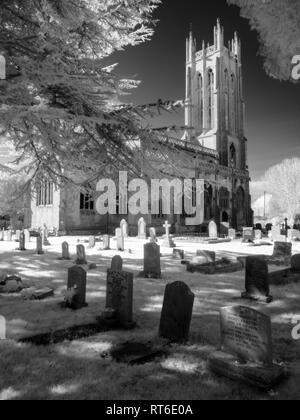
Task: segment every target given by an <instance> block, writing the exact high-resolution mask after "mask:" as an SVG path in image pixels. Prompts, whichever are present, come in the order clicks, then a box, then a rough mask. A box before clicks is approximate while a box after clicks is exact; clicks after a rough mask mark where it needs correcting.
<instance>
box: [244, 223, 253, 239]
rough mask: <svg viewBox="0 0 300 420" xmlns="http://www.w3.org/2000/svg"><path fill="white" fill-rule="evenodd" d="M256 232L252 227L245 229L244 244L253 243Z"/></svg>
mask: <svg viewBox="0 0 300 420" xmlns="http://www.w3.org/2000/svg"><path fill="white" fill-rule="evenodd" d="M253 239H254V231H253V228H252V227H244V228H243V242H253Z"/></svg>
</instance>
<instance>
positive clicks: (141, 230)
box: [138, 217, 147, 239]
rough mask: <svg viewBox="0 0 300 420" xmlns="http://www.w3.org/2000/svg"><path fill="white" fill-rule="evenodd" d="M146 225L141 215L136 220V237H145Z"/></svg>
mask: <svg viewBox="0 0 300 420" xmlns="http://www.w3.org/2000/svg"><path fill="white" fill-rule="evenodd" d="M146 229H147V225H146V222H145V219H144V218H143V217H141V218H140V219H139V221H138V238H139V239H146V237H147V233H146Z"/></svg>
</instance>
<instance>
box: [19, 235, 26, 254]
mask: <svg viewBox="0 0 300 420" xmlns="http://www.w3.org/2000/svg"><path fill="white" fill-rule="evenodd" d="M19 242H20V245H19V250H20V251H26V242H25V233H24V232H21V233H20V237H19Z"/></svg>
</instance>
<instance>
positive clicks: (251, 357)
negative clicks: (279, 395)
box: [209, 306, 284, 390]
mask: <svg viewBox="0 0 300 420" xmlns="http://www.w3.org/2000/svg"><path fill="white" fill-rule="evenodd" d="M220 319H221V351H218V352H216V353H214V354H213V355H212V356H211V357H210V361H209V363H210V367H211V369H212V370H213V371H214V372H215V373H217V374H219V375H223V376H226V377H228V378H231V379H234V380H240V381H243V382H246V383H248V384H250V385H254V386H257V387H259V388H262V389H265V390H269V389H272V387H273V386H274V385H276V384H277V383H278V381H280V380H281V379H282V378H283V376H284V370H283V368H282V367H280V366H277V365H274V364H273V344H272V326H271V319H270V317H268V316H266V315H264V314H262V313H260V312H257V311H255V310H253V309H251V308H247V307H243V306H234V307H229V308H222V309H221V311H220Z"/></svg>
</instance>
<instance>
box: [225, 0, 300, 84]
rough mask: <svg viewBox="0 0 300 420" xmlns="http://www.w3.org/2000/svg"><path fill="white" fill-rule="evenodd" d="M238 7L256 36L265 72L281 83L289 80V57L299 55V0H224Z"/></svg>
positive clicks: (290, 61) (290, 60)
mask: <svg viewBox="0 0 300 420" xmlns="http://www.w3.org/2000/svg"><path fill="white" fill-rule="evenodd" d="M227 1H228V3H229V4H234V5H236V6H239V7H240V8H241V15H242V16H243V17H245V18H247V19H249V20H250V25H251V27H252V29H254V30H256V31H257V32H258V34H259V40H260V44H261V48H260V54H261V55H262V56H263V57H264V59H265V70H266V72H267V73H268V74H269V75H270V76H272V77H274V78H276V79H280V80H292V79H291V73H292V71H291V68H292V58H293V56H295V55H296V54H299V53H300V26H299V21H300V2H299V0H227Z"/></svg>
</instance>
